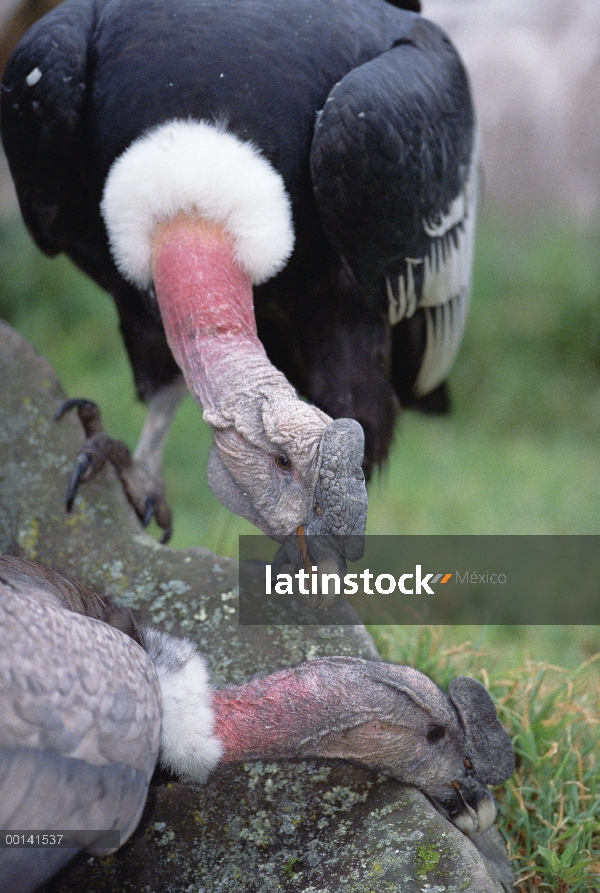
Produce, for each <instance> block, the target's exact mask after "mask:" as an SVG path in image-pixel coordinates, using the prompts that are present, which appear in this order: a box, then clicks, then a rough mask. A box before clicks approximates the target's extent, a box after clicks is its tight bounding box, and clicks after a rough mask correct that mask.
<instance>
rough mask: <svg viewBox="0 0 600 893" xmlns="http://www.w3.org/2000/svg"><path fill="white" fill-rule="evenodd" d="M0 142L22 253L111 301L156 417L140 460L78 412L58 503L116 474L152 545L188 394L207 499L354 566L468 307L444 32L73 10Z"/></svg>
mask: <svg viewBox="0 0 600 893" xmlns="http://www.w3.org/2000/svg"><path fill="white" fill-rule="evenodd" d="M403 5H407V6H411V5H412V6H413V8H414V3H413V4H411V3H410V2H407V3H406V4H403ZM2 138H3V141H4V146H5V149H6V153H7V155H8V159H9V162H10V167H11V171H12V174H13V177H14V180H15V183H16V187H17V192H18V195H19V200H20V204H21V210H22V213H23V216H24V218H25V222H26V224H27V226H28V227H29V229H30V231H31V233H32V235H33V237H34V239H35V240H36V242H37V244H38V245H39V246H40V247H41V248H42V249H43V250H44V251H45V252H47V253H48V254H51V255H54V254H57V253H58V252H61V251H64V252H66V253H67V254H68V255H69V256H70V257H71V258H72V259H73V260H74V261H75V263H76V264H77V265H78V266H79V267H81V269H82V270H84V271H85V272H86V273H88V274H89V275H90V276H91V277H92V278H93V279H94V280H95V281H96V282H98V283H99V284H100V285H101V286H102V287H104V288H105V289H106V290H107V291H108V292H110V293H111V295H112V296H113V298H114V300H115V302H116V305H117V309H118V312H119V316H120V321H121V332H122V335H123V339H124V342H125V346H126V349H127V352H128V354H129V357H130V360H131V364H132V367H133V372H134V376H135V382H136V386H137V392H138V394H139V396H140V397H141V398H142V399H143V400H147V401H149V412H148V417H147V422H146V425H145V427H144V430H143V432H142V435H141V439H140V443H139V445H138V448H137V451H136V453H135V457H134V459H133V460H132V459H131V457H130V456H129V453H128V452H127V451H126V450H125V449H124V446H123V444H121V443H120V442H118V441H112V440H111V439H110V438H108V437H107V435H105V434H104V433H103V432H102V427H101V423H100V417H99V413H98V410H97V409H96V407H95V406H94V405H92V404H90V403H87V402H85V401H75V403H76V405H77V406H78V408H79V412H80V415H81V417H82V420H83V421H84V427H85V428H86V433H87V435H88V440H87V442H86V445H85V448H84V450H83V451H82V453H81V454H80V456H79V459H78V462H77V468H76V471H75V472H74V475H73V478H72V481H71V485H70V492H69V500H70V501H72V499H73V496H74V494H75V492H76V489H77V486H78V484H79V482H80V480H87V479H88V478H89V477H90V476H91V475H92V474H93V473H95V470H96V469H97V468H98V467H99V465H101V464H102V462H103V461H104V459H105V458H106V457H108V458H111V459H112V461H113V462H114V464H115V465H116V467H117V468H118V470H119V472H120V476H121V479H122V481H123V484H124V487H125V490H126V492H127V494H128V497H129V499H130V501H131V503H132V504H133V506H134V507H135V509H136V511H137V513H138V515H139V516H140V518H142V519H145V520H146V521H148V520H149V517H150V516H151V515H152V513H153V512H154V513H155V516H156V518H157V520H158V523H159V524H160V525H161V526H162V527H163V528H164V529H165V531H166V534H167V535H168V532H169V530H170V523H171V522H170V512H169V510H168V506H167V503H166V500H165V497H164V488H163V486H162V481H161V464H162V452H163V447H164V443H165V439H166V436H167V433H168V430H169V427H170V423H171V421H172V418H173V415H174V413H175V410H176V408H177V405H178V403H179V401H180V399H181V395H182V393H183V387H182V378H181V373H183V378H184V379H185V382H186V384H187V386H188V388H189V389H190V391H191V392H192V394H193V395H194V396H195V398H196V399H197V400H198V402H199V403H200V404H201V406H202V407H203V410H204V418H205V419H206V421H207V422H208V423H209V425H210V426H211V427H212V429H213V432H214V446H213V449H212V453H211V456H210V461H209V467H208V478H209V483H210V485H211V487H212V489H213V490H214V492H215V493H216V495H217V496H218V498H219V499H220V500H221V501H222V502H223V503H224V504H225V505H226V506H228V507H229V508H230V509H231V510H233V511H234V512H237V513H238V514H240V515H243V516H244V517H246V518H247V519H249V520H250V521H251V522H253V523H254V524H256V525H257V526H258V527H259V528H261V529H262V530H263V531H265V532H266V533H268V534H269V535H271V536H273V537H275V538H278V539H279V540H283V539H285V538H286V537H289V538H290V540H292V541H293V540H294V539H295V538H294V537H290V535H291V534H292V533H294V531H297V530H298V531H300V536H299V537H298V540H299V541H300V542H303V538H302V531H303V532H304V533H306V534H321V535H336V536H337V537H338V549H339V552H340V553H341V556H344V555H345V557H348V558H354V557H357V555H356V552H357V549H358V548H359V547H358V546H356V543H357V542H358V543H361V541H362V534H363V533H364V529H365V522H366V508H367V497H366V489H365V482H364V476H363V470H364V473H365V474H366V476H367V478H368V476H369V472H370V471H371V469H372V468H373V466H376V465H378V464H379V463H381V462H382V461H383V460H384V459H385V457H386V455H387V453H388V450H389V447H390V442H391V439H392V432H393V427H394V420H395V418H396V415H397V412H398V408H399V406H401V405H410V404H411V403H414V402H416V401H419V400H420V399H422V398H423V397H424V395H428V394H431V393H432V392H436V389H438V388H439V387H440V385H442V384H443V382H444V380H445V378H446V376H447V374H448V371H449V369H450V367H451V365H452V362H453V360H454V357H455V355H456V352H457V349H458V346H459V343H460V340H461V336H462V333H463V328H464V323H465V316H466V313H467V307H468V301H469V284H470V269H471V256H472V245H473V230H474V216H475V204H476V192H477V189H476V183H477V149H476V136H475V123H474V112H473V106H472V101H471V96H470V92H469V85H468V80H467V76H466V74H465V71H464V68H463V66H462V64H461V61H460V59H459V58H458V56H457V53H456V51H455V50H454V48H453V47H452V45H451V44H450V42H449V41H448V39H447V37H446V36H445V35H444V34H443V32H442V31H441V30H440V29H439V28H438V27H437V26H436V25H434V24H432V23H431V22H429V21H427V20H426V19H424V18H422V17H421V16H420V15H419V14H418V13H417V12H413V11H408V10H406V9H400V8H396V6H395V5H391V4H390V3H386V2H384V0H293V2H292V0H65V2H64V3H63V4H62V5H61V6H59V7H58V8H57V9H55V10H53V11H52V12H51V13H49V14H48V15H46V16H45V17H44V18H43V19H42V20H40V21H39V22H38V23H37V24H36V25H35V26H34V27H33V28H31V30H30V31H29V32H28V33H27V34H26V36H25V37H24V38H23V40H22V41H21V43H20V44H19V46H18V47H17V49H16V50H15V52H14V53H13V55H12V57H11V59H10V61H9V63H8V65H7V68H6V71H5V74H4V80H3V84H2ZM299 394H300V395H303V396H305V397H307V398H308V400H309V401H310V403H307V402H304V401H303V400H302V399H301V398H300V397H299V396H298V395H299ZM363 432H364V436H363ZM363 449H364V455H363ZM352 535H354V536H352ZM302 554H303V555H304V559H305V560H306V553H305V551H302Z"/></svg>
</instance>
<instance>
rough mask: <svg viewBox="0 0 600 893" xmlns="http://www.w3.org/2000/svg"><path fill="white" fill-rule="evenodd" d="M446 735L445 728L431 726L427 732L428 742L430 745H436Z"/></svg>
mask: <svg viewBox="0 0 600 893" xmlns="http://www.w3.org/2000/svg"><path fill="white" fill-rule="evenodd" d="M445 734H446V729H445V728H444V727H443V726H431V728H430V729H429V731H428V732H427V740H428V741H429V743H430V744H435V743H436V741H441V740H442V738H443V737H444V735H445Z"/></svg>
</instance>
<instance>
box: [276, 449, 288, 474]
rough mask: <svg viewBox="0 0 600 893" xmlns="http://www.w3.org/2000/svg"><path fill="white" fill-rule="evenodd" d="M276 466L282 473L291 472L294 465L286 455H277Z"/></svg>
mask: <svg viewBox="0 0 600 893" xmlns="http://www.w3.org/2000/svg"><path fill="white" fill-rule="evenodd" d="M275 465H276V466H277V468H278V469H279V470H280V471H289V470H290V469H291V467H292V463H291V461H290V460H289V459H288V457H287V456H286V455H285V453H277V455H276V456H275Z"/></svg>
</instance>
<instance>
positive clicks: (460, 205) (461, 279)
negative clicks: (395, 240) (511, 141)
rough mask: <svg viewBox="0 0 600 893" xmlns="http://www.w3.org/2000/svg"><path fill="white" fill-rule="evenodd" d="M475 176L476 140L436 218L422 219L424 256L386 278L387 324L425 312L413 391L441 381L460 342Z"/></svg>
mask: <svg viewBox="0 0 600 893" xmlns="http://www.w3.org/2000/svg"><path fill="white" fill-rule="evenodd" d="M478 177H479V151H478V145H477V139H475V142H474V146H473V152H472V155H471V164H470V166H469V172H468V174H467V177H466V179H465V182H464V185H463V188H462V190H461V191H460V193H459V195H458V196H457V197H456V198H455V199H453V201H452V202H451V203H450V206H449V208H448V211H447V212H446V213H445V214H442V215H440V217H439V218H438V219H436V220H433V221H431V220H430V221H427V220H423V228H424V230H425V232H426V234H427V235H428V236H429V237H430V239H431V243H430V250H429V253H428V254H427V255H426V256H425V257H424V258H406V259H405V262H406V272H405V273H404V274H403V275H400V276H398V277H387V278H386V290H387V295H388V302H389V303H388V312H389V320H390V324H391V325H396V324H397V323H399V322H400V321H401V320H403V319H410V317H411V316H412V315H413V314H414V313H415V311H416V310H417V309H418V308H423V309H424V311H425V319H426V332H427V337H426V346H425V353H424V355H423V359H422V362H421V368H420V370H419V374H418V376H417V379H416V382H415V391H416V393H417V395H423V394H427V393H429V392H430V391H432V390H433V389H434V388H435V387H437V385H439V384H440V383H441V382H442V381H444V379H445V378H446V376H447V375H448V373H449V371H450V368H451V366H452V364H453V362H454V359H455V357H456V354H457V352H458V348H459V346H460V342H461V340H462V336H463V332H464V327H465V322H466V318H467V313H468V309H469V300H470V292H471V271H472V264H473V242H474V238H475V214H476V208H477V197H478V195H477V194H478V188H477V186H478ZM418 263H423V265H424V266H423V277H422V287H421V289H420V290H419V288H418V287H417V285H416V282H415V276H414V270H415V266H416V265H417V264H418ZM419 291H420V293H419Z"/></svg>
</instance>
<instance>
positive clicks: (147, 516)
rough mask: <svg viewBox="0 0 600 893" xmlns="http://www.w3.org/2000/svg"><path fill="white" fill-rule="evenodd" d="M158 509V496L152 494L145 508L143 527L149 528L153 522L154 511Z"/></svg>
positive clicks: (147, 499)
mask: <svg viewBox="0 0 600 893" xmlns="http://www.w3.org/2000/svg"><path fill="white" fill-rule="evenodd" d="M155 508H156V496H154V494H150V496H148V497H147V498H146V505H145V507H144V517H143V518H142V527H147V526H148V524H149V523H150V521H151V520H152V515H153V514H154V509H155Z"/></svg>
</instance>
